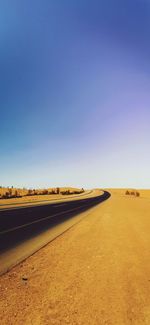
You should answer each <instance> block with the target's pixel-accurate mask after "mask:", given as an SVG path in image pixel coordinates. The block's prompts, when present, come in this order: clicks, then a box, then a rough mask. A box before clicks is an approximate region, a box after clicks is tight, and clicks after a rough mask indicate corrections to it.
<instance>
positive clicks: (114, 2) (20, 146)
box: [0, 0, 150, 188]
mask: <svg viewBox="0 0 150 325" xmlns="http://www.w3.org/2000/svg"><path fill="white" fill-rule="evenodd" d="M0 113H1V114H0V122H1V123H0V183H1V185H10V186H11V185H14V186H34V187H44V186H63V185H72V186H80V187H82V186H84V187H87V188H92V187H143V188H144V187H145V188H146V187H150V1H149V0H105V1H99V0H91V1H88V0H86V1H85V0H74V1H73V0H72V1H71V0H32V1H31V0H22V1H20V0H2V1H1V2H0Z"/></svg>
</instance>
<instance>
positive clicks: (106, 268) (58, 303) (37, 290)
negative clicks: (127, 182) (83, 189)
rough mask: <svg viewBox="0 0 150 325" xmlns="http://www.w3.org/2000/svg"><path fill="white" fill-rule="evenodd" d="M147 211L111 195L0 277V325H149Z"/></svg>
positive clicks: (141, 202) (149, 202) (144, 205)
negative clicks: (79, 220)
mask: <svg viewBox="0 0 150 325" xmlns="http://www.w3.org/2000/svg"><path fill="white" fill-rule="evenodd" d="M149 211H150V199H146V198H145V199H144V198H133V197H126V196H123V195H121V196H119V195H115V194H114V195H113V196H112V197H111V198H110V199H109V200H108V201H106V202H104V203H102V204H101V205H99V206H97V207H95V208H94V209H93V210H92V212H91V213H90V214H88V215H87V217H85V218H84V219H83V220H82V221H81V222H80V223H78V224H77V225H75V226H74V227H73V228H71V229H70V230H69V231H67V232H66V233H64V234H63V235H62V236H60V237H58V238H57V239H56V240H54V241H53V242H51V243H50V244H48V245H47V246H45V247H44V248H43V249H41V250H40V251H39V252H37V253H36V254H34V255H33V256H31V257H30V258H28V259H27V260H26V261H24V262H23V263H22V264H20V265H18V266H17V267H15V268H14V269H12V270H11V271H10V272H9V273H8V274H5V275H3V276H2V277H1V278H0V291H1V292H0V311H1V313H0V314H1V316H0V317H1V318H0V324H1V325H6V324H8V325H14V324H17V325H18V324H19V325H24V324H25V325H28V324H34V325H36V324H37V325H45V324H50V325H51V324H55V325H58V324H62V325H65V324H73V325H74V324H76V325H80V324H84V325H86V324H89V325H104V324H105V325H106V324H107V325H130V324H132V325H149V324H150V258H149V257H150V236H149V233H150V218H149Z"/></svg>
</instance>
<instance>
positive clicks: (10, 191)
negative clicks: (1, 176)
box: [8, 188, 12, 197]
mask: <svg viewBox="0 0 150 325" xmlns="http://www.w3.org/2000/svg"><path fill="white" fill-rule="evenodd" d="M8 192H9V196H10V197H11V196H12V189H11V188H9V191H8Z"/></svg>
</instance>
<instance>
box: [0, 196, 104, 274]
mask: <svg viewBox="0 0 150 325" xmlns="http://www.w3.org/2000/svg"><path fill="white" fill-rule="evenodd" d="M109 197H110V194H109V193H108V192H106V191H104V193H103V194H102V195H99V196H95V197H89V198H82V199H78V200H72V201H66V202H61V203H60V202H59V203H53V204H52V203H51V204H49V203H47V204H43V205H33V206H27V207H15V208H10V209H4V210H0V255H1V264H0V274H2V273H4V272H5V271H7V270H8V269H10V268H11V267H12V266H14V265H16V264H17V263H19V262H20V261H22V260H23V259H24V258H26V257H27V256H30V255H31V254H33V253H34V252H35V251H37V250H38V249H39V248H41V247H42V246H44V245H45V244H46V243H48V242H49V241H51V240H53V239H54V238H56V237H57V236H58V235H60V234H61V233H63V232H64V231H66V230H67V229H68V228H70V227H71V226H72V225H73V224H75V223H76V222H78V220H79V214H81V213H82V214H83V213H84V212H85V211H87V210H88V209H89V208H92V207H93V206H95V205H97V204H99V203H101V202H102V201H104V200H106V199H108V198H109Z"/></svg>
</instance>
